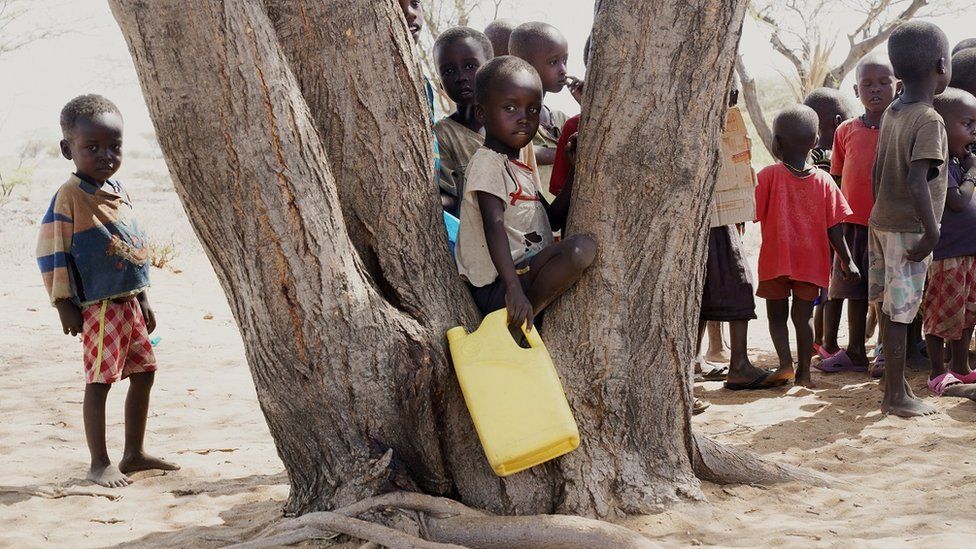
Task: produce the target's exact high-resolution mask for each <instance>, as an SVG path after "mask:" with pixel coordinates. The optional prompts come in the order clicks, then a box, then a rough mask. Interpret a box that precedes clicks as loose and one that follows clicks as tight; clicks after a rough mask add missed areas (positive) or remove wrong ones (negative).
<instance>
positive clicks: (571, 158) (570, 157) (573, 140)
mask: <svg viewBox="0 0 976 549" xmlns="http://www.w3.org/2000/svg"><path fill="white" fill-rule="evenodd" d="M578 141H579V132H576V133H574V134H573V135H571V136H569V139H567V140H566V148H565V149H563V154H564V155H566V162H568V163H569V167H570V168H573V169H576V145H577V143H578Z"/></svg>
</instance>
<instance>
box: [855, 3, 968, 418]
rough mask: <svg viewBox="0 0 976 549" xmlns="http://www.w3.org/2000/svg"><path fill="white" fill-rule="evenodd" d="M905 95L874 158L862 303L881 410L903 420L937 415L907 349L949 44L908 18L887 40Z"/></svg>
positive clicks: (921, 277)
mask: <svg viewBox="0 0 976 549" xmlns="http://www.w3.org/2000/svg"><path fill="white" fill-rule="evenodd" d="M888 57H889V58H890V59H891V65H892V67H894V69H895V77H896V78H898V79H900V80H901V82H902V88H903V92H902V94H901V96H900V97H898V99H895V101H894V102H893V103H892V104H891V106H890V107H888V110H887V111H885V115H884V118H883V119H882V120H881V134H880V136H879V137H878V152H877V159H876V161H875V167H874V173H873V181H874V208H873V209H872V210H871V217H870V219H869V224H868V235H869V236H868V238H869V243H868V265H869V267H868V300H869V301H871V302H880V303H881V313H882V314H881V326H882V327H881V338H882V343H883V344H884V348H885V375H884V390H885V395H884V400H883V401H882V404H881V411H882V412H884V413H887V414H894V415H898V416H903V417H909V416H919V415H927V414H932V413H935V411H936V410H935V408H933V407H932V406H929V405H928V404H925V403H923V402H922V401H920V400H918V399H917V398H916V397H915V395H914V394H912V391H911V389H910V388H909V387H908V383H907V382H906V381H905V347H906V338H907V334H908V327H909V324H911V323H912V321H913V320H914V318H915V316H916V314H917V313H918V309H919V306H920V305H921V303H922V295H923V291H924V288H925V277H926V271H927V270H928V266H929V264H930V263H931V261H932V255H931V254H932V250H933V249H935V246H936V244H938V242H939V221H940V219H941V218H942V209H943V206H944V204H945V195H946V178H947V170H946V161H947V160H948V158H947V157H948V143H947V139H946V130H945V124H944V123H943V121H942V117H941V116H939V113H937V112H936V111H935V109H934V108H932V102H933V99H934V97H935V96H936V95H938V94H940V93H942V91H944V90H945V89H946V86H947V85H948V84H949V80H950V78H951V76H952V74H951V73H952V67H951V65H950V64H949V41H948V39H947V38H946V35H945V33H943V32H942V30H940V29H939V28H938V27H937V26H935V25H933V24H931V23H928V22H923V21H909V22H908V23H905V24H903V25H901V26H900V27H898V28H897V29H895V31H894V32H893V33H892V34H891V38H889V39H888Z"/></svg>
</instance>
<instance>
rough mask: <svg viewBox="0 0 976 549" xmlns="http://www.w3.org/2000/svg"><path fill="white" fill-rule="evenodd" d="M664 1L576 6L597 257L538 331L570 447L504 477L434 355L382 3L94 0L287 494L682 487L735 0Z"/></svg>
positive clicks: (551, 503) (390, 10)
mask: <svg viewBox="0 0 976 549" xmlns="http://www.w3.org/2000/svg"><path fill="white" fill-rule="evenodd" d="M662 4H663V3H659V2H644V1H642V0H603V1H600V2H598V15H597V20H596V28H595V39H594V44H595V47H594V61H593V63H592V66H593V70H592V71H591V76H590V79H589V82H588V85H587V89H588V90H590V91H588V93H587V97H586V107H585V110H586V111H587V116H586V117H585V119H584V126H583V127H584V129H583V134H582V135H583V139H582V147H583V148H582V150H581V157H580V159H581V160H580V161H581V164H580V177H579V179H578V183H577V187H576V192H575V197H574V199H575V201H576V204H575V205H574V208H573V220H572V227H571V229H572V230H573V231H575V232H587V233H590V234H593V235H595V236H596V237H597V239H598V241H599V242H600V246H601V251H600V259H599V260H598V264H597V266H596V267H595V268H594V269H593V270H592V272H591V273H590V274H589V275H588V276H587V277H586V278H585V279H584V281H583V282H582V283H581V284H580V287H579V288H578V289H576V290H574V291H573V292H572V294H571V295H570V296H569V297H567V298H566V299H564V300H562V301H563V303H561V304H560V305H558V306H557V308H556V310H554V311H553V312H552V314H551V315H550V317H549V319H548V320H547V324H546V327H545V336H546V337H547V338H548V341H549V348H550V349H551V350H552V351H553V353H554V358H555V360H556V364H557V366H558V367H559V368H560V372H561V375H562V377H563V380H564V382H565V387H566V390H567V393H568V395H569V398H570V400H571V402H572V404H573V406H574V410H575V413H576V416H577V420H578V421H579V424H580V428H581V431H582V435H583V441H584V442H583V447H582V448H581V449H580V450H578V451H577V452H574V453H572V454H570V455H569V456H568V457H567V458H564V459H563V460H561V461H557V462H553V463H549V464H546V465H544V466H541V467H536V468H534V469H533V470H531V471H529V472H525V473H520V474H518V475H515V476H513V477H509V478H508V479H504V480H503V479H498V478H496V477H494V475H493V474H492V473H491V471H490V469H489V468H488V466H487V463H486V461H485V459H484V456H483V454H482V452H481V448H480V445H479V444H478V440H477V438H476V436H475V434H474V432H473V429H472V427H471V423H470V420H469V419H468V415H467V412H466V410H465V408H464V404H463V401H462V400H461V398H460V394H459V391H458V387H457V383H456V381H455V378H454V376H453V372H452V370H451V368H450V364H449V362H448V360H447V355H446V342H445V338H444V330H445V329H446V328H448V327H450V326H452V325H455V324H459V323H463V324H465V325H467V326H469V327H474V325H475V324H476V323H477V317H476V315H475V312H474V309H473V306H472V304H471V300H470V297H468V295H467V294H466V291H465V290H464V288H463V286H462V285H461V283H460V282H459V280H458V277H457V276H456V270H455V269H454V267H453V264H452V262H451V260H450V257H449V255H448V253H447V249H446V248H447V246H446V242H445V239H444V237H443V230H444V229H443V225H442V223H441V221H440V212H439V208H438V204H437V193H436V188H435V186H434V183H433V181H432V179H431V175H430V173H431V166H432V163H431V161H430V160H431V159H430V145H429V143H430V128H429V121H428V119H427V118H426V116H427V115H426V107H425V100H424V98H423V96H422V89H421V87H420V86H421V84H420V72H419V70H418V68H417V66H416V62H415V61H414V58H413V56H412V52H411V50H412V48H413V45H412V44H411V43H410V41H409V38H408V35H407V32H406V29H405V27H404V25H403V22H402V19H401V18H400V16H399V13H398V11H397V8H396V6H395V4H394V3H393V2H392V0H387V1H385V2H376V1H374V0H350V1H348V2H342V3H329V4H328V5H326V3H322V2H304V1H300V0H283V1H280V2H278V1H276V2H270V1H268V2H267V3H264V2H262V1H261V0H225V1H220V0H206V1H202V2H199V3H197V4H195V5H194V8H193V9H192V10H190V9H187V8H186V5H185V4H184V3H182V2H176V1H172V0H170V1H157V0H152V1H150V0H111V5H112V9H113V12H114V13H115V17H116V19H117V20H118V22H119V25H120V27H121V28H122V31H123V34H124V35H125V38H126V40H127V42H128V44H129V49H130V52H131V54H132V56H133V59H134V61H135V64H136V67H137V70H138V73H139V78H140V82H141V85H142V88H143V92H144V94H145V96H146V100H147V103H148V106H149V110H150V113H151V115H152V117H153V121H154V124H155V127H156V132H157V135H158V136H159V141H160V145H161V148H162V150H163V152H164V154H165V156H166V159H167V163H168V166H169V169H170V172H171V174H172V175H173V179H174V182H175V185H176V189H177V192H178V194H179V196H180V198H181V200H182V201H183V204H184V207H185V209H186V211H187V214H188V216H189V218H190V221H191V223H192V224H193V226H194V229H195V231H196V233H197V236H198V237H199V238H200V240H201V241H202V243H203V244H204V247H205V249H206V250H207V253H208V255H209V257H210V259H211V261H212V263H213V265H214V268H215V270H216V272H217V275H218V277H219V279H220V281H221V284H222V286H223V288H224V290H225V292H226V293H227V297H228V300H229V302H230V304H231V309H232V311H233V312H234V315H235V318H236V320H237V323H238V325H239V327H240V330H241V333H242V335H243V338H244V343H245V349H246V353H247V358H248V363H249V365H250V367H251V371H252V375H253V378H254V382H255V387H256V389H257V393H258V398H259V401H260V402H261V407H262V410H263V412H264V414H265V418H266V420H267V422H268V424H269V426H270V430H271V433H272V436H273V437H274V439H275V443H276V446H277V448H278V452H279V455H280V456H281V458H282V461H283V462H284V465H285V468H286V470H287V472H288V476H289V479H290V482H291V495H290V497H289V501H288V503H287V505H286V511H288V512H292V513H304V512H308V511H314V510H330V509H335V508H337V507H341V506H344V505H348V504H350V503H352V502H354V501H356V500H359V499H361V498H365V497H368V496H371V495H374V494H378V493H383V492H386V491H389V490H391V489H394V488H403V489H407V490H420V491H424V492H427V493H432V494H441V495H449V496H452V497H457V498H459V499H461V500H462V501H464V502H466V503H468V504H470V505H474V506H476V507H480V508H484V509H488V510H490V511H493V512H496V513H505V514H528V513H549V512H552V511H554V510H559V511H562V512H570V513H578V514H582V515H588V516H607V515H614V514H619V513H630V512H646V511H650V510H653V509H654V508H656V506H658V505H659V504H661V503H665V502H668V501H671V500H673V499H675V498H677V497H681V496H689V497H693V498H697V497H700V493H699V490H698V484H697V480H696V479H695V476H694V473H693V471H692V456H693V455H694V452H695V448H694V446H695V443H694V439H693V438H692V436H691V430H690V419H689V418H690V405H689V401H690V398H691V392H690V385H689V384H688V376H687V365H688V364H689V363H690V360H691V357H692V356H693V352H692V350H693V346H692V343H693V341H692V339H693V338H692V336H691V334H693V333H695V330H694V329H693V326H694V324H695V322H696V319H697V310H698V304H699V300H700V295H701V274H702V273H701V271H702V264H703V262H702V261H701V259H702V256H703V251H704V243H705V239H704V234H705V229H706V228H707V222H706V220H707V209H708V203H709V196H710V191H711V189H712V185H713V181H714V176H715V173H716V170H717V150H718V146H717V135H718V133H719V130H720V125H721V120H722V113H723V111H724V98H725V95H726V89H727V87H728V83H729V78H730V75H731V67H732V57H733V55H734V52H735V50H736V44H737V41H738V38H739V34H740V32H741V24H742V18H743V12H744V9H745V0H697V1H696V2H695V5H694V6H693V8H694V9H688V6H684V7H683V8H682V7H678V6H665V5H662ZM703 68H704V70H703ZM676 75H680V77H676ZM634 90H640V92H639V93H635V92H634ZM662 235H666V237H664V236H662ZM584 312H585V314H583V313H584ZM675 312H678V313H679V314H677V315H676V314H674V313H675ZM645 357H652V358H651V359H650V360H648V359H646V358H645Z"/></svg>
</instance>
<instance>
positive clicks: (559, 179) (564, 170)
mask: <svg viewBox="0 0 976 549" xmlns="http://www.w3.org/2000/svg"><path fill="white" fill-rule="evenodd" d="M579 120H580V115H578V114H577V115H576V116H574V117H572V118H570V119H569V120H567V121H566V123H565V124H563V130H562V132H561V133H560V134H559V141H557V142H556V160H555V161H553V163H552V175H550V176H549V192H550V193H552V194H553V195H557V194H559V191H561V190H563V185H565V184H566V178H567V177H569V162H568V161H567V160H566V153H565V151H566V143H567V142H568V141H569V138H570V137H572V136H573V134H574V133H576V130H577V129H579Z"/></svg>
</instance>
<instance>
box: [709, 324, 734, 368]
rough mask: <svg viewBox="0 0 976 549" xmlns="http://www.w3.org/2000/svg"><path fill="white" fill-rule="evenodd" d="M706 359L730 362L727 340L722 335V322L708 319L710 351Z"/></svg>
mask: <svg viewBox="0 0 976 549" xmlns="http://www.w3.org/2000/svg"><path fill="white" fill-rule="evenodd" d="M705 360H707V361H709V362H728V361H729V353H727V352H726V347H725V341H724V338H723V337H722V323H721V322H716V321H714V320H709V321H708V351H707V352H706V353H705Z"/></svg>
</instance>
